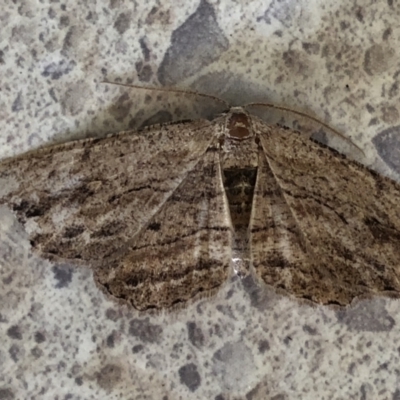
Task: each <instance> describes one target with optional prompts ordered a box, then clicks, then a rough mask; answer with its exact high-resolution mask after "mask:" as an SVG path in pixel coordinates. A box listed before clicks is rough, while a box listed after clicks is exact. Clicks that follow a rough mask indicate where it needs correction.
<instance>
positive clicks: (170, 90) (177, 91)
mask: <svg viewBox="0 0 400 400" xmlns="http://www.w3.org/2000/svg"><path fill="white" fill-rule="evenodd" d="M100 83H110V84H111V85H118V86H125V87H129V88H135V89H145V90H151V91H153V92H173V93H181V94H188V95H191V96H199V97H205V98H207V99H211V100H214V101H217V102H219V103H223V104H224V105H225V107H226V108H227V109H229V108H230V104H229V103H228V102H227V101H225V100H223V99H220V98H219V97H217V96H213V95H211V94H205V93H199V92H196V91H195V90H186V89H175V88H172V89H171V88H163V87H150V86H141V85H132V84H128V83H119V82H110V81H101V82H100Z"/></svg>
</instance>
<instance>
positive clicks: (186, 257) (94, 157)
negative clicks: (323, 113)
mask: <svg viewBox="0 0 400 400" xmlns="http://www.w3.org/2000/svg"><path fill="white" fill-rule="evenodd" d="M0 204H3V205H7V206H8V207H9V208H11V209H12V210H13V212H14V213H15V215H16V216H17V218H18V220H19V221H20V222H21V223H23V224H25V227H26V230H27V232H28V234H29V236H30V241H31V245H32V248H33V249H34V251H36V252H37V253H39V254H40V255H41V256H43V257H45V258H47V259H49V260H54V261H62V262H69V263H73V264H79V265H85V266H90V267H91V268H92V269H93V271H94V276H95V279H96V281H97V283H98V284H99V286H100V287H101V288H102V289H103V290H104V291H105V292H107V293H109V294H111V295H112V296H113V297H114V298H117V299H119V300H123V301H125V302H127V303H129V304H131V305H132V306H133V307H135V308H136V309H138V310H148V309H163V308H170V307H172V306H175V305H183V304H184V303H185V302H187V301H189V300H190V299H193V298H196V297H198V296H199V295H207V294H210V293H212V292H214V291H215V290H217V289H218V288H219V287H220V286H221V285H223V283H224V282H225V281H226V280H227V278H228V277H229V276H230V275H231V274H232V273H233V271H236V272H237V273H239V274H240V275H246V274H254V275H255V276H257V277H258V278H259V279H260V281H262V282H264V283H265V284H266V285H268V286H271V287H273V288H275V289H276V290H278V291H279V292H283V293H286V294H289V295H291V296H294V297H296V298H299V299H306V300H309V301H311V302H314V303H318V304H335V305H340V306H344V305H347V304H349V303H350V302H351V301H352V300H353V299H355V298H357V297H364V296H372V295H390V296H395V297H396V296H399V293H400V281H399V280H400V185H399V184H397V183H396V182H394V181H391V180H389V179H387V178H385V177H382V176H379V175H378V174H376V173H375V172H373V171H371V170H369V169H367V168H366V167H364V166H362V165H360V164H358V163H356V162H354V161H351V160H349V159H347V158H345V157H344V156H342V155H340V154H339V153H337V152H336V151H334V150H332V149H330V148H327V147H325V146H323V145H321V144H318V143H316V142H314V141H312V140H310V139H308V138H306V137H304V136H302V135H300V134H299V133H297V132H295V131H292V130H290V129H283V128H280V127H278V126H271V125H268V124H266V123H265V122H263V121H262V120H260V119H258V118H256V117H254V116H251V115H249V114H248V113H247V112H246V111H245V110H244V109H242V108H239V107H237V108H231V109H230V111H229V112H227V113H226V114H223V115H221V116H219V117H217V118H215V119H214V120H213V121H211V122H210V121H206V120H198V121H192V122H185V123H174V124H169V125H162V126H153V127H150V128H148V129H147V130H146V131H144V132H122V133H119V134H116V135H110V136H108V137H106V138H103V139H88V140H78V141H74V142H70V143H67V144H64V145H58V146H51V147H48V148H45V149H42V150H38V151H35V152H31V153H27V154H26V155H22V156H20V157H17V158H14V159H11V160H9V161H5V162H3V163H1V164H0Z"/></svg>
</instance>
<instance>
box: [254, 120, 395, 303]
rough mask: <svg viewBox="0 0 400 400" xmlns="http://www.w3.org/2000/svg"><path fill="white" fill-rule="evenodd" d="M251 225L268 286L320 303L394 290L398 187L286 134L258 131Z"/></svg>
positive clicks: (257, 267) (260, 270)
mask: <svg viewBox="0 0 400 400" xmlns="http://www.w3.org/2000/svg"><path fill="white" fill-rule="evenodd" d="M257 130H258V131H259V132H261V133H260V134H259V138H260V142H261V146H262V149H263V152H264V154H265V159H264V158H263V157H261V160H262V165H260V167H259V174H260V175H259V177H258V179H257V184H256V188H255V199H254V210H253V216H252V221H251V223H250V234H251V246H252V256H253V266H254V268H255V270H256V273H257V275H258V276H260V277H261V278H262V279H263V280H264V281H265V282H266V283H267V284H269V285H272V286H274V287H276V288H278V289H281V290H283V291H284V292H286V293H290V294H293V295H295V296H296V297H299V298H305V299H309V300H312V301H314V302H317V303H321V304H340V305H346V304H349V303H350V302H351V301H352V300H353V299H354V298H355V297H358V296H365V295H367V296H368V295H373V294H383V293H384V292H385V294H392V295H394V296H398V295H399V292H400V214H399V205H398V202H399V200H400V198H399V195H400V186H399V185H398V184H397V183H395V182H393V181H391V180H389V179H386V178H384V177H382V176H379V175H378V174H376V173H374V172H373V171H371V170H369V169H367V168H365V167H363V166H362V165H359V164H358V163H356V162H354V161H351V160H348V159H346V157H344V156H342V155H340V154H339V153H337V152H335V151H333V150H331V149H329V148H327V147H325V146H322V145H320V144H318V143H315V142H313V141H311V140H309V139H307V138H304V137H302V136H301V135H300V134H298V133H296V132H293V131H291V130H284V129H277V128H276V127H273V128H271V127H268V126H265V125H263V126H259V127H257Z"/></svg>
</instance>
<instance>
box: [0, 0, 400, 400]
mask: <svg viewBox="0 0 400 400" xmlns="http://www.w3.org/2000/svg"><path fill="white" fill-rule="evenodd" d="M3 4H5V5H3V7H2V9H1V10H0V21H1V28H0V32H1V35H0V120H1V131H0V157H2V158H5V157H9V156H12V155H14V154H19V153H22V152H25V151H26V150H28V149H33V148H37V147H40V146H43V145H46V144H49V143H54V142H65V141H68V140H71V139H76V138H81V137H86V136H102V135H104V134H106V133H108V132H115V131H118V130H122V129H127V128H134V127H138V126H141V125H144V124H149V123H153V122H159V121H168V120H171V119H182V118H185V119H186V118H195V117H198V116H204V115H214V114H215V112H216V111H217V112H218V111H220V107H221V105H220V104H215V103H213V102H212V101H211V100H204V99H199V98H194V97H193V96H182V95H176V94H172V93H159V92H157V93H155V92H144V91H138V90H129V89H126V88H122V87H118V86H112V85H108V84H104V83H101V82H102V81H103V80H110V81H120V82H125V83H126V82H132V83H139V84H146V85H151V86H160V85H167V86H174V87H182V88H192V89H196V90H198V91H201V92H203V93H208V94H214V95H218V96H219V97H221V98H223V99H225V100H227V101H229V102H230V103H231V104H245V103H248V102H253V101H264V102H273V103H277V104H282V105H285V106H289V107H292V108H294V109H296V110H301V111H305V112H308V113H310V114H311V115H314V116H318V117H319V118H320V119H322V120H323V121H325V122H328V123H330V124H331V125H332V126H333V127H336V128H337V129H339V130H340V131H341V132H343V133H345V134H346V136H347V137H349V138H351V140H352V141H353V142H354V143H356V144H358V145H359V146H360V147H362V148H363V150H364V152H365V157H363V158H362V161H363V162H364V163H365V164H368V165H371V166H372V167H373V168H375V169H377V170H379V171H380V172H382V173H385V174H388V175H391V176H392V177H393V178H397V179H398V177H399V176H400V151H399V149H400V143H399V141H400V130H399V129H400V128H399V126H400V121H399V120H400V115H399V106H398V104H399V96H400V90H399V87H400V85H399V75H400V74H399V59H400V56H399V51H400V50H399V49H400V47H399V43H398V40H399V39H398V38H399V37H400V7H399V6H398V5H397V4H396V2H393V1H391V0H387V1H382V0H377V1H376V2H374V3H372V2H371V3H369V2H368V3H367V2H365V1H358V2H357V1H333V0H328V1H325V2H318V1H302V0H300V1H296V2H292V1H286V0H273V1H266V2H262V1H245V0H243V1H241V2H236V3H234V2H225V1H222V2H221V1H208V2H206V1H192V2H173V3H172V2H171V4H170V3H166V2H163V3H161V5H160V3H159V2H155V1H150V2H148V3H147V4H146V5H144V4H139V3H138V2H136V3H135V2H132V1H124V0H108V1H106V0H104V1H100V0H98V1H97V2H74V4H72V2H65V3H62V2H56V1H50V0H43V1H42V2H40V3H39V2H36V1H33V0H25V1H19V2H12V1H8V0H6V1H5V2H3ZM323 139H324V140H328V141H329V142H330V143H331V144H333V145H334V144H335V138H332V137H331V136H324V137H323ZM358 156H359V157H360V154H359V155H358ZM0 212H1V214H0V227H1V229H0V254H1V258H0V263H1V264H0V266H1V270H0V274H1V281H0V285H1V286H0V287H1V289H0V326H1V329H0V343H1V347H0V399H7V400H8V399H165V400H166V399H168V400H176V399H215V400H227V399H246V400H258V399H274V400H278V399H279V400H286V399H346V400H347V399H390V400H395V399H400V380H399V367H398V366H399V362H400V360H399V359H400V351H399V349H400V330H399V323H400V319H399V315H400V313H399V312H400V303H399V302H398V301H394V300H389V299H373V300H368V301H360V302H358V303H357V304H355V305H354V306H353V307H351V308H349V309H347V310H341V311H338V310H332V309H327V308H322V307H320V308H312V307H309V306H306V305H299V304H297V303H295V302H294V301H292V300H290V299H287V298H284V297H280V296H276V295H274V294H273V293H271V292H268V291H266V290H265V289H263V288H260V287H258V286H257V284H256V283H254V282H252V281H248V280H244V281H241V280H239V279H235V280H233V281H232V282H229V284H228V285H226V287H225V288H224V290H222V291H221V292H220V293H218V295H217V296H216V297H215V298H212V299H203V300H201V301H199V302H196V303H195V304H192V305H190V306H188V307H187V308H186V309H183V310H180V311H177V312H175V313H173V314H165V315H157V316H154V315H144V314H138V313H137V312H135V311H134V310H131V309H127V308H124V307H120V306H118V305H116V304H114V303H113V302H111V301H110V300H108V299H106V298H105V297H104V296H103V294H102V293H101V292H99V290H98V289H97V288H96V287H95V285H94V283H93V280H92V275H91V272H90V271H89V270H85V269H82V268H74V267H73V266H70V265H54V264H50V263H48V262H46V261H43V260H41V259H39V258H36V257H35V256H34V255H33V254H32V253H31V252H30V250H29V245H28V242H27V239H26V235H25V233H24V230H23V229H22V227H21V226H19V225H17V223H16V222H15V220H14V218H13V217H12V216H11V214H10V213H9V212H8V211H7V210H4V209H2V210H0Z"/></svg>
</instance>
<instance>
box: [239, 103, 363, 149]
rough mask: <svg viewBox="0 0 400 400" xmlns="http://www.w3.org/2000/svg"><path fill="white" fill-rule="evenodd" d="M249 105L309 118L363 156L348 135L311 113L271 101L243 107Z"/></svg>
mask: <svg viewBox="0 0 400 400" xmlns="http://www.w3.org/2000/svg"><path fill="white" fill-rule="evenodd" d="M251 106H263V107H269V108H274V109H275V110H281V111H287V112H291V113H294V114H297V115H299V116H301V117H305V118H307V119H310V120H311V121H314V122H316V123H317V124H319V125H321V126H323V127H324V128H326V129H327V130H328V131H331V132H332V133H334V134H335V135H337V136H339V137H340V138H342V139H343V140H345V141H346V142H348V143H349V144H351V145H352V146H354V147H355V148H356V149H357V150H358V151H360V152H361V153H362V154H363V155H364V157H365V153H364V150H363V149H362V148H361V147H359V146H358V145H357V144H355V143H354V142H353V141H352V140H351V139H349V138H348V137H346V136H344V135H343V134H342V133H340V132H339V131H337V130H336V129H334V128H332V127H331V126H329V125H328V124H326V123H325V122H322V121H320V120H319V119H318V118H315V117H313V116H311V115H308V114H306V113H303V112H301V111H296V110H292V109H291V108H288V107H283V106H278V105H275V104H272V103H249V104H246V105H245V106H244V108H247V107H251Z"/></svg>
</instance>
